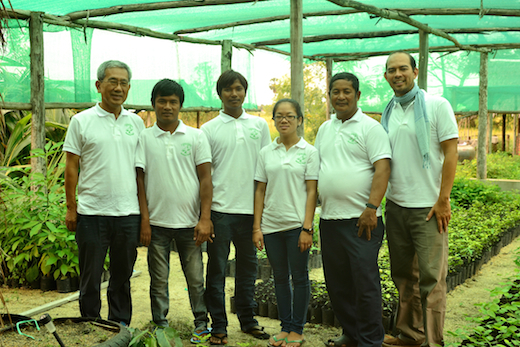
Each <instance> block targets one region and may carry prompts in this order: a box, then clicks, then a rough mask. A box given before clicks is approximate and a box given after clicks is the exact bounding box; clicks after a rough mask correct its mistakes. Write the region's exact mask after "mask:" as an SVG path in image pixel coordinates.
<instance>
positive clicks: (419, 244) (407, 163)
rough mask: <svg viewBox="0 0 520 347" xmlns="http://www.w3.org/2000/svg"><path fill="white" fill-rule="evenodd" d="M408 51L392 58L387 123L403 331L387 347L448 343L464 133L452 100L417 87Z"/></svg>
mask: <svg viewBox="0 0 520 347" xmlns="http://www.w3.org/2000/svg"><path fill="white" fill-rule="evenodd" d="M418 73H419V70H418V69H417V67H416V63H415V59H414V58H413V57H412V56H411V55H410V53H407V52H395V53H392V54H390V56H389V57H388V60H387V61H386V70H385V79H386V80H387V82H388V84H389V85H390V87H391V88H392V90H393V91H394V94H395V95H394V97H393V98H392V99H391V100H390V102H389V103H388V105H387V106H386V108H385V110H384V112H383V116H382V118H381V124H383V126H384V127H385V129H386V131H387V132H388V136H389V138H390V144H391V146H392V153H393V161H392V174H391V175H390V181H389V185H388V193H387V196H386V225H387V239H388V249H389V251H390V268H391V271H392V279H393V281H394V283H395V286H396V287H397V290H398V291H399V307H398V310H397V317H396V329H397V331H398V332H399V334H398V335H397V336H395V337H392V336H387V337H386V338H385V341H384V343H383V346H385V347H398V346H408V347H419V346H429V347H434V346H443V345H444V336H443V329H444V317H445V314H446V274H447V271H448V224H449V221H450V218H451V207H450V194H451V188H452V187H453V180H454V179H455V170H456V169H457V159H458V153H457V139H458V137H459V131H458V129H457V121H456V119H455V115H454V113H453V109H452V107H451V105H450V103H449V102H448V100H446V99H444V98H443V97H440V96H436V95H431V94H428V93H427V92H425V91H424V90H421V89H420V88H419V86H417V85H416V84H415V78H416V77H417V75H418Z"/></svg>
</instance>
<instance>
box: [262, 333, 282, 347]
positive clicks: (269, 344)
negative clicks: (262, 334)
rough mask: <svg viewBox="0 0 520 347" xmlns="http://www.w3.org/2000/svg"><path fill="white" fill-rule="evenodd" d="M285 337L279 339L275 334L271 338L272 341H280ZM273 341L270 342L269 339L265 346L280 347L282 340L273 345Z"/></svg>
mask: <svg viewBox="0 0 520 347" xmlns="http://www.w3.org/2000/svg"><path fill="white" fill-rule="evenodd" d="M286 337H287V336H286ZM286 337H282V338H280V339H279V338H277V337H276V335H273V336H272V339H273V341H274V343H277V342H280V341H287V340H285V338H286ZM274 343H272V342H271V340H269V342H268V343H267V347H281V346H282V344H283V342H282V343H280V344H279V345H275V344H274Z"/></svg>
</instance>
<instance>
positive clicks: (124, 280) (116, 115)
mask: <svg viewBox="0 0 520 347" xmlns="http://www.w3.org/2000/svg"><path fill="white" fill-rule="evenodd" d="M131 78H132V72H131V70H130V68H129V67H128V65H126V64H125V63H123V62H120V61H117V60H109V61H106V62H104V63H103V64H101V65H100V66H99V68H98V71H97V79H98V80H97V81H96V88H97V90H98V93H100V94H101V102H100V103H98V104H97V105H96V106H94V107H92V108H89V109H88V110H85V111H83V112H80V113H78V114H77V115H75V116H74V117H72V119H71V121H70V124H69V129H68V130H67V136H66V138H65V143H64V145H63V151H64V152H66V153H67V163H66V166H65V192H66V195H67V214H66V216H65V223H66V225H67V228H68V229H69V230H70V231H75V232H76V242H77V243H78V248H79V267H80V272H81V281H80V292H79V308H80V311H81V316H82V317H99V316H100V310H101V297H100V288H101V274H102V273H103V265H104V263H105V257H106V253H107V250H108V249H110V269H109V270H110V283H109V285H108V291H107V298H108V319H109V320H113V321H116V322H121V323H124V324H130V320H131V318H132V299H131V296H130V277H131V276H132V271H133V268H134V263H135V260H136V257H137V250H136V247H137V246H138V243H139V204H138V202H137V185H136V184H135V179H136V174H135V167H134V158H135V149H136V146H137V140H138V138H139V133H140V132H141V131H142V130H143V129H144V123H143V120H142V119H141V117H139V116H137V115H136V114H134V113H131V112H128V111H127V110H125V109H124V108H123V106H122V105H123V103H124V102H125V100H126V97H127V96H128V91H129V89H130V80H131ZM80 169H81V171H80ZM76 186H77V188H78V201H77V202H76Z"/></svg>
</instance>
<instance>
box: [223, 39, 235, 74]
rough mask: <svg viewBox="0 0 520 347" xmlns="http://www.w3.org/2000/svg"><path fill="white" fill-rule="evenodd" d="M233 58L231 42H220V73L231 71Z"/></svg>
mask: <svg viewBox="0 0 520 347" xmlns="http://www.w3.org/2000/svg"><path fill="white" fill-rule="evenodd" d="M232 57H233V46H232V45H231V40H224V41H222V55H221V56H220V73H223V72H224V71H227V70H231V58H232Z"/></svg>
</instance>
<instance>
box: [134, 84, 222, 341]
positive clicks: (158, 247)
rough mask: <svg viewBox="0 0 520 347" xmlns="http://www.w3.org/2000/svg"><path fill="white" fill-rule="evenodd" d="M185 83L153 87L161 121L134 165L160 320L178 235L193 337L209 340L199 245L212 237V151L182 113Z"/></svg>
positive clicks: (146, 136)
mask: <svg viewBox="0 0 520 347" xmlns="http://www.w3.org/2000/svg"><path fill="white" fill-rule="evenodd" d="M183 102H184V90H183V89H182V86H181V85H180V84H178V83H177V82H175V81H172V80H170V79H163V80H161V81H159V82H158V83H157V84H156V85H155V86H154V88H153V90H152V106H153V107H154V110H155V115H156V117H157V122H156V123H155V124H154V125H153V126H152V127H151V128H148V129H146V130H144V131H143V132H142V133H141V136H140V137H139V143H138V146H137V153H136V161H135V166H136V168H137V183H138V197H139V207H140V209H141V243H143V244H144V245H146V246H148V270H149V272H150V278H151V283H150V300H151V308H152V318H153V321H154V323H155V324H157V325H159V326H162V327H167V326H168V320H167V315H168V310H169V295H168V276H169V273H170V244H171V241H172V240H173V239H174V240H175V243H176V245H177V248H178V251H179V257H180V261H181V265H182V270H183V272H184V276H185V278H186V282H187V287H188V293H189V298H190V304H191V310H192V312H193V315H194V317H195V320H194V325H195V329H194V332H193V337H192V339H191V342H193V343H199V342H201V341H205V340H206V339H205V337H206V336H207V335H208V334H209V331H208V330H207V323H208V314H207V309H206V305H205V304H204V268H203V263H202V251H201V247H200V245H201V244H202V243H203V242H205V241H210V242H211V241H212V235H213V224H212V223H211V219H210V217H211V199H212V192H213V186H212V184H211V150H210V148H209V144H208V141H207V139H206V135H204V133H203V132H202V131H201V130H199V129H195V128H192V127H189V126H186V125H185V124H184V123H183V122H182V121H181V120H180V119H178V117H179V111H180V109H181V108H182V104H183Z"/></svg>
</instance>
